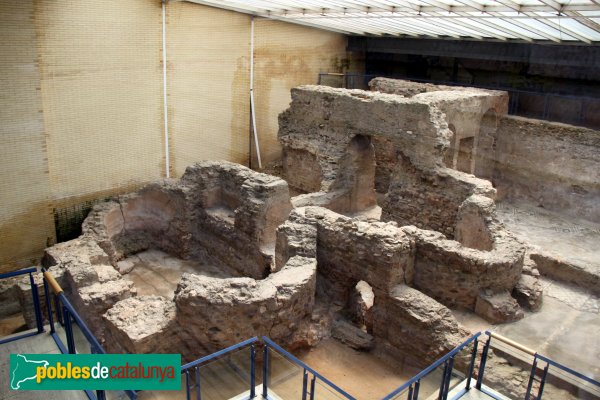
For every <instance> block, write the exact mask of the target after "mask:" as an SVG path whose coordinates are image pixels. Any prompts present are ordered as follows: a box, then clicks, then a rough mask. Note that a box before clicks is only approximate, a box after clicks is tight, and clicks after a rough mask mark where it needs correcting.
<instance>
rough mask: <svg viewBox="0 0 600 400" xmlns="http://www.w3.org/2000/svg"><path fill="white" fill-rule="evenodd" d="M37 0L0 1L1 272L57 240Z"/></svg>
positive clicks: (30, 257)
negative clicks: (48, 152)
mask: <svg viewBox="0 0 600 400" xmlns="http://www.w3.org/2000/svg"><path fill="white" fill-rule="evenodd" d="M34 16H35V8H34V4H33V1H32V0H30V1H27V0H10V1H8V0H3V1H0V37H2V40H0V55H1V56H0V87H1V88H2V90H0V169H1V170H2V178H1V179H0V272H5V271H6V270H8V269H10V268H11V267H13V268H14V267H15V266H17V267H18V266H25V265H28V264H29V263H31V261H32V258H33V259H35V253H36V251H39V250H40V249H43V248H44V247H45V246H46V243H47V242H52V241H53V240H54V230H53V221H52V214H51V209H50V205H49V203H48V195H49V183H48V170H47V164H46V157H47V155H46V142H45V137H44V121H43V115H42V113H41V111H42V100H41V95H40V75H39V67H38V63H37V60H38V53H37V46H36V29H35V23H34Z"/></svg>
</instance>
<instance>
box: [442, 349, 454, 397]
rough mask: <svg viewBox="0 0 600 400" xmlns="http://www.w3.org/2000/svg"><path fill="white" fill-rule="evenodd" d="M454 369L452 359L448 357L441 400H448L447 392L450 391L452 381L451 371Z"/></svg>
mask: <svg viewBox="0 0 600 400" xmlns="http://www.w3.org/2000/svg"><path fill="white" fill-rule="evenodd" d="M453 369H454V357H450V359H449V360H448V373H447V375H446V379H445V381H444V382H445V385H444V395H443V397H442V399H443V400H446V399H447V398H448V392H449V391H450V380H451V379H452V370H453Z"/></svg>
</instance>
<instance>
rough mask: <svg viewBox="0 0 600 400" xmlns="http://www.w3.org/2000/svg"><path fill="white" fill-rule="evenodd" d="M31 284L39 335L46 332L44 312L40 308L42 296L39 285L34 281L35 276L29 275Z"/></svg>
mask: <svg viewBox="0 0 600 400" xmlns="http://www.w3.org/2000/svg"><path fill="white" fill-rule="evenodd" d="M29 283H30V284H31V297H33V309H34V311H35V323H36V325H37V330H38V333H42V332H44V324H43V322H42V310H41V308H40V296H39V293H38V288H37V285H36V284H35V281H34V279H33V274H32V273H31V272H30V273H29Z"/></svg>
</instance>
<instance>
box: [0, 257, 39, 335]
mask: <svg viewBox="0 0 600 400" xmlns="http://www.w3.org/2000/svg"><path fill="white" fill-rule="evenodd" d="M35 272H37V268H35V267H30V268H25V269H21V270H18V271H11V272H5V273H3V274H0V279H8V278H13V277H15V276H20V275H27V274H29V284H30V285H31V297H32V300H33V309H34V312H35V324H36V328H37V331H36V332H26V333H23V334H20V335H16V336H12V337H9V338H6V339H3V340H0V344H5V343H9V342H14V341H15V340H19V339H24V338H26V337H29V336H34V335H38V334H40V333H43V332H44V323H43V321H42V310H41V308H40V297H39V293H38V287H37V285H36V283H35V280H34V279H33V274H34V273H35Z"/></svg>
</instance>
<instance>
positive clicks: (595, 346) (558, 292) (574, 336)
mask: <svg viewBox="0 0 600 400" xmlns="http://www.w3.org/2000/svg"><path fill="white" fill-rule="evenodd" d="M542 284H543V286H544V301H543V304H542V308H541V310H540V311H538V312H536V313H526V315H525V318H523V319H522V320H520V321H517V322H512V323H507V324H502V325H496V326H490V324H489V322H487V321H485V320H483V319H481V318H479V317H478V316H476V315H475V314H473V313H466V312H461V311H454V314H455V316H456V317H457V319H458V320H459V321H460V322H461V323H462V324H463V325H464V326H465V327H467V328H468V329H469V330H471V331H473V332H477V331H481V330H485V329H493V330H494V331H496V332H498V333H500V334H502V335H504V336H506V337H508V338H510V339H513V340H515V341H517V342H519V343H521V344H523V345H525V346H527V347H529V348H531V349H533V350H537V351H538V352H539V353H540V354H542V355H544V356H547V357H550V358H552V359H554V360H556V361H558V362H560V363H562V364H564V365H566V366H567V367H571V368H573V369H574V370H576V371H579V372H582V373H584V374H586V375H588V376H591V377H593V378H595V379H600V365H598V360H599V359H600V335H598V329H599V327H600V298H599V297H597V296H594V295H591V294H590V293H589V292H587V291H584V290H582V289H579V288H577V287H574V286H571V285H567V284H564V283H560V282H556V281H552V280H550V279H547V278H542Z"/></svg>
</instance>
